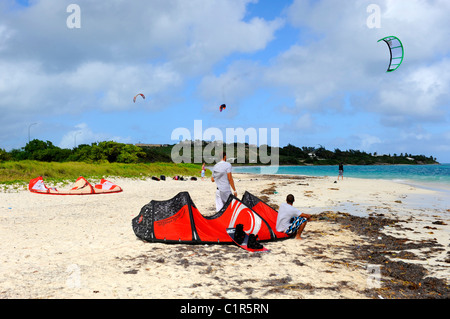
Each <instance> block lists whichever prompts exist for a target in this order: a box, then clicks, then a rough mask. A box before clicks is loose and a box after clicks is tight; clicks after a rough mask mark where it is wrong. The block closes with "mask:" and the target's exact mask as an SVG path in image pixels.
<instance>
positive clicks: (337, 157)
mask: <svg viewBox="0 0 450 319" xmlns="http://www.w3.org/2000/svg"><path fill="white" fill-rule="evenodd" d="M184 143H185V145H187V147H185V148H183V149H182V152H181V153H184V152H185V151H186V152H187V153H188V152H189V151H190V154H187V158H188V159H189V158H190V160H188V161H187V162H191V163H194V160H195V159H194V156H195V154H196V153H197V154H198V153H199V150H201V153H200V154H203V158H204V159H205V158H206V157H207V156H206V154H209V155H210V156H216V155H217V154H215V151H216V148H214V147H212V146H213V144H211V143H209V142H205V141H195V142H192V143H191V142H190V141H185V142H184ZM180 145H181V144H178V145H151V146H148V145H147V146H141V147H139V146H136V145H131V144H123V143H118V142H113V141H107V142H97V143H92V144H91V145H87V144H82V145H79V146H78V147H76V148H74V149H62V148H59V147H57V146H55V145H53V143H52V142H50V141H46V142H44V141H41V140H37V139H35V140H32V141H30V142H29V143H27V144H26V146H25V147H23V148H21V149H13V150H12V151H10V152H7V151H5V150H3V149H0V183H11V182H28V181H29V180H30V179H32V178H35V177H37V176H43V177H44V178H45V179H47V180H67V179H69V180H73V179H76V178H77V177H78V176H80V175H82V176H84V177H86V178H101V177H107V176H123V177H149V176H159V175H166V176H174V175H184V176H199V175H200V170H201V166H200V165H201V163H196V164H188V163H182V164H175V163H173V162H172V158H171V153H172V149H173V148H174V146H178V150H180V147H179V146H180ZM230 147H231V148H232V149H233V150H234V155H233V154H228V159H230V158H231V157H238V158H239V159H241V158H245V161H244V163H240V162H239V163H238V162H235V163H238V164H241V165H245V164H247V165H261V164H264V163H261V161H260V155H261V154H262V155H266V156H271V154H270V152H271V151H273V150H272V149H271V148H270V147H268V148H267V152H268V154H265V151H266V150H265V149H264V150H263V148H262V147H259V148H257V147H256V146H250V145H249V144H247V143H245V144H242V143H234V144H229V145H223V148H221V147H219V148H217V149H218V150H222V149H227V151H228V150H229V149H230ZM278 154H279V164H280V165H336V164H338V163H340V162H343V163H344V164H353V165H382V164H437V162H436V159H435V158H433V157H432V156H430V157H426V156H424V155H411V154H400V155H397V154H393V155H390V154H389V155H377V154H376V153H374V154H370V153H366V152H362V151H358V150H346V151H341V150H339V149H335V150H334V151H330V150H327V149H325V148H324V147H323V146H320V147H318V148H314V147H302V148H300V147H297V146H294V145H291V144H289V145H287V146H285V147H281V148H278ZM181 155H183V154H181ZM208 162H209V163H212V161H211V158H210V159H209V161H208ZM269 164H270V163H269Z"/></svg>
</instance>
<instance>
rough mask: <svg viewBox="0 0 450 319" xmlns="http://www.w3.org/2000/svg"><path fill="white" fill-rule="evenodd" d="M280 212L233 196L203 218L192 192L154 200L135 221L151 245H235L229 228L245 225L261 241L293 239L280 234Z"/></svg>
mask: <svg viewBox="0 0 450 319" xmlns="http://www.w3.org/2000/svg"><path fill="white" fill-rule="evenodd" d="M277 215H278V212H277V211H276V210H274V209H273V208H271V207H270V206H268V205H267V204H265V203H264V202H262V201H261V200H260V199H258V198H257V197H255V196H253V195H252V194H250V193H248V192H246V193H245V194H244V197H243V199H242V201H240V200H239V199H237V198H236V197H234V196H233V195H230V197H228V201H227V202H226V203H225V205H224V207H223V208H222V209H221V210H220V211H219V212H217V213H216V214H215V215H213V216H208V217H205V216H203V215H202V214H201V213H200V212H199V211H198V209H197V207H195V205H194V203H193V202H192V199H191V197H190V196H189V193H188V192H181V193H178V195H176V196H175V197H174V198H172V199H169V200H165V201H155V200H152V201H151V202H150V203H148V204H147V205H145V206H144V207H142V209H141V211H140V213H139V215H137V216H136V217H135V218H133V220H132V227H133V231H134V233H135V234H136V236H137V237H139V238H140V239H142V240H145V241H148V242H165V243H188V244H206V243H211V244H212V243H215V244H217V243H219V244H231V243H233V241H232V240H231V238H230V236H229V235H228V233H227V228H234V227H236V225H237V224H243V225H244V231H245V232H246V233H248V234H254V235H258V239H259V240H260V241H269V240H277V239H282V238H289V236H288V235H286V234H285V233H280V232H277V231H276V228H275V226H276V221H277Z"/></svg>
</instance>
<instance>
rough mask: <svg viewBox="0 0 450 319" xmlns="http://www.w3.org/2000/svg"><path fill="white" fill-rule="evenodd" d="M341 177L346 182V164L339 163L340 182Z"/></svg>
mask: <svg viewBox="0 0 450 319" xmlns="http://www.w3.org/2000/svg"><path fill="white" fill-rule="evenodd" d="M339 177H341V178H342V180H344V164H342V163H339V175H338V180H339Z"/></svg>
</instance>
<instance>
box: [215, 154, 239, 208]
mask: <svg viewBox="0 0 450 319" xmlns="http://www.w3.org/2000/svg"><path fill="white" fill-rule="evenodd" d="M211 181H213V182H216V185H217V191H216V211H219V210H221V209H222V207H223V205H224V204H225V203H226V202H227V199H228V197H229V196H230V195H231V191H230V187H231V188H232V189H233V191H234V193H233V195H234V196H236V197H237V193H236V187H235V186H234V180H233V176H232V175H231V164H230V163H228V162H227V153H225V152H224V153H223V157H222V160H221V161H220V162H219V163H217V164H216V165H214V167H213V170H212V177H211Z"/></svg>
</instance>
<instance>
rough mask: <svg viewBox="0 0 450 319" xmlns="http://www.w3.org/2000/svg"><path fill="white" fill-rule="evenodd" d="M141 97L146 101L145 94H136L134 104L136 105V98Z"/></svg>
mask: <svg viewBox="0 0 450 319" xmlns="http://www.w3.org/2000/svg"><path fill="white" fill-rule="evenodd" d="M139 95H140V96H142V98H143V99H144V100H145V96H144V94H142V93H139V94H136V95H135V96H134V98H133V102H134V103H136V98H137V97H138V96H139Z"/></svg>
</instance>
